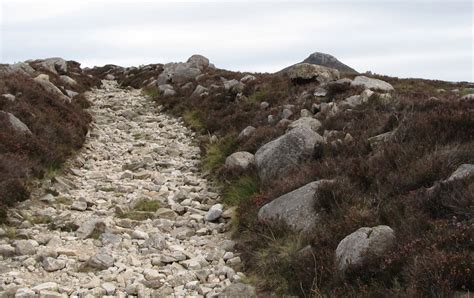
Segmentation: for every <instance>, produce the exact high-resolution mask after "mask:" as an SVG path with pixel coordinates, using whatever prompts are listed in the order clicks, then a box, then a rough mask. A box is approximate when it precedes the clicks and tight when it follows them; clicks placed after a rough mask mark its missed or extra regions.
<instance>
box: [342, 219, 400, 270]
mask: <svg viewBox="0 0 474 298" xmlns="http://www.w3.org/2000/svg"><path fill="white" fill-rule="evenodd" d="M394 243H395V233H394V232H393V230H392V229H391V228H390V227H389V226H376V227H373V228H368V227H364V228H360V229H358V230H357V231H355V232H354V233H352V234H350V235H348V236H347V237H346V238H344V239H342V241H341V242H339V245H338V246H337V249H336V265H337V268H338V269H339V271H341V272H344V271H346V270H347V269H348V268H349V267H350V266H358V265H362V264H363V263H364V261H365V260H366V259H367V257H370V256H381V255H383V254H384V253H385V252H386V251H387V250H388V249H390V248H391V247H392V246H393V244H394Z"/></svg>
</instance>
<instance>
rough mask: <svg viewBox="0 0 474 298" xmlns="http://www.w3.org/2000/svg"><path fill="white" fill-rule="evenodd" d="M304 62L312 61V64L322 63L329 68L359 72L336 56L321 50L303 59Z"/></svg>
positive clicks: (346, 71) (345, 71)
mask: <svg viewBox="0 0 474 298" xmlns="http://www.w3.org/2000/svg"><path fill="white" fill-rule="evenodd" d="M303 63H310V64H316V65H321V66H325V67H329V68H334V69H337V70H339V71H340V72H343V73H357V71H356V70H354V69H353V68H351V67H349V66H347V65H346V64H344V63H342V62H341V61H339V60H337V58H336V57H334V56H332V55H329V54H325V53H320V52H315V53H313V54H311V55H309V57H308V58H306V59H304V60H303Z"/></svg>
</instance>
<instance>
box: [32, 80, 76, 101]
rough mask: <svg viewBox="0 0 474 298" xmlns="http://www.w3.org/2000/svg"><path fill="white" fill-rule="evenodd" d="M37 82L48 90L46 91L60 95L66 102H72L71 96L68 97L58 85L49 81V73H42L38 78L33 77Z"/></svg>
mask: <svg viewBox="0 0 474 298" xmlns="http://www.w3.org/2000/svg"><path fill="white" fill-rule="evenodd" d="M33 80H34V81H35V82H36V83H38V84H39V85H41V87H43V89H44V90H45V91H46V92H49V93H51V94H54V95H56V96H58V97H59V98H61V99H62V100H63V101H66V102H71V99H70V98H69V97H67V96H66V95H64V94H63V93H62V92H61V90H59V88H58V87H56V86H55V85H54V84H53V83H51V82H50V81H49V76H48V75H45V74H40V75H39V76H37V77H36V78H34V79H33Z"/></svg>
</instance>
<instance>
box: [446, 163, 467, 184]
mask: <svg viewBox="0 0 474 298" xmlns="http://www.w3.org/2000/svg"><path fill="white" fill-rule="evenodd" d="M472 176H474V165H473V164H462V165H460V166H459V167H458V168H457V169H456V171H454V173H452V174H451V176H449V178H448V179H446V181H455V180H463V179H466V178H469V177H472Z"/></svg>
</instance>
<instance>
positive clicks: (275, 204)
mask: <svg viewBox="0 0 474 298" xmlns="http://www.w3.org/2000/svg"><path fill="white" fill-rule="evenodd" d="M324 182H328V180H320V181H314V182H311V183H308V184H306V185H305V186H302V187H300V188H298V189H296V190H294V191H292V192H289V193H287V194H284V195H282V196H281V197H278V198H276V199H275V200H273V201H271V202H270V203H268V204H266V205H264V206H263V207H262V208H260V210H259V212H258V220H259V221H260V222H263V223H266V224H276V225H278V224H280V223H283V224H285V225H287V226H288V227H289V228H290V229H292V230H293V231H296V232H310V231H311V230H312V229H313V228H314V226H315V224H316V219H317V213H316V210H315V209H314V202H315V197H314V194H315V193H316V190H317V189H318V187H319V186H320V185H321V184H322V183H324Z"/></svg>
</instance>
